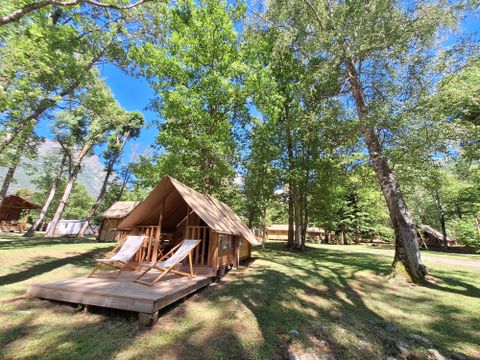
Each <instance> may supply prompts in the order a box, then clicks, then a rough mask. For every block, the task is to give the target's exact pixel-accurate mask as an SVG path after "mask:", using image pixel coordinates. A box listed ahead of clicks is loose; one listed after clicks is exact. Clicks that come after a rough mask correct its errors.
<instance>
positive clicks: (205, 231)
mask: <svg viewBox="0 0 480 360" xmlns="http://www.w3.org/2000/svg"><path fill="white" fill-rule="evenodd" d="M118 228H119V229H121V230H122V231H123V232H124V233H125V235H127V234H130V235H145V236H146V241H145V243H144V245H143V247H142V248H141V249H140V251H139V252H138V253H137V256H136V260H137V261H139V262H151V263H153V262H155V261H157V259H159V258H160V256H161V254H162V253H164V252H165V249H166V248H171V247H173V246H175V245H176V244H178V243H180V242H181V241H182V240H185V239H192V240H200V244H199V245H198V246H197V247H196V248H195V252H194V257H193V263H194V267H195V268H196V269H200V268H203V270H208V271H211V272H213V273H214V274H216V273H217V272H218V271H219V270H223V269H225V268H229V267H231V266H238V265H239V263H240V262H241V261H243V260H247V259H249V258H250V256H251V247H252V246H257V245H261V242H260V241H259V240H258V239H257V238H256V237H255V235H254V233H253V232H252V231H251V230H250V229H249V228H248V227H247V226H246V225H245V223H244V222H243V221H242V220H241V219H240V218H239V217H238V215H237V214H235V212H233V210H232V209H230V207H228V206H227V205H226V204H224V203H223V202H221V201H219V200H217V199H215V198H214V197H212V196H210V195H206V194H201V193H199V192H197V191H195V190H193V189H192V188H190V187H188V186H186V185H184V184H182V183H181V182H179V181H177V180H175V179H174V178H172V177H169V176H167V177H165V178H163V179H162V180H161V181H160V183H159V184H158V185H157V186H156V187H155V189H153V190H152V192H151V193H150V194H149V195H148V196H147V198H146V199H145V200H143V201H142V202H141V203H140V204H139V205H137V206H136V207H135V209H133V210H132V211H131V212H130V214H129V215H128V216H127V217H126V218H125V219H124V220H123V221H122V222H121V223H120V224H119V225H118Z"/></svg>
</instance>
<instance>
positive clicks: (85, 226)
mask: <svg viewBox="0 0 480 360" xmlns="http://www.w3.org/2000/svg"><path fill="white" fill-rule="evenodd" d="M113 163H114V162H110V163H109V164H108V167H107V171H106V173H105V178H104V179H103V184H102V188H101V189H100V193H99V194H98V196H97V200H95V203H94V204H93V206H92V208H91V209H90V212H89V213H88V216H87V217H86V219H85V222H84V223H83V225H82V228H81V229H80V231H79V232H78V234H77V237H83V235H84V234H85V231H87V229H88V226H89V225H90V221H91V220H92V218H93V217H94V216H95V215H96V214H97V210H98V207H99V206H100V204H101V203H102V200H103V197H104V196H105V193H106V192H107V186H108V180H109V179H110V175H111V174H112V171H113Z"/></svg>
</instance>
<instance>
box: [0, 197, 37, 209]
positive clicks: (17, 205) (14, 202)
mask: <svg viewBox="0 0 480 360" xmlns="http://www.w3.org/2000/svg"><path fill="white" fill-rule="evenodd" d="M1 208H2V209H39V208H40V205H37V204H35V203H33V202H31V201H28V200H27V199H25V198H24V197H21V196H19V195H8V196H5V197H4V198H3V201H2V205H1Z"/></svg>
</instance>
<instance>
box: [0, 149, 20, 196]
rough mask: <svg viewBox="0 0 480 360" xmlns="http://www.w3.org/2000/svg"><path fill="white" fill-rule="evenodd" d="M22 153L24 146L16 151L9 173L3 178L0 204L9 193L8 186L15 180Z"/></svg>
mask: <svg viewBox="0 0 480 360" xmlns="http://www.w3.org/2000/svg"><path fill="white" fill-rule="evenodd" d="M21 154H22V147H19V148H18V149H17V151H16V152H15V157H14V158H13V160H12V163H11V165H10V167H9V168H8V170H7V174H6V175H5V179H4V180H3V184H2V188H1V189H0V205H1V204H2V202H3V199H4V198H5V196H6V195H7V192H8V188H9V187H10V184H11V183H12V181H13V176H14V175H15V171H16V170H17V166H18V164H19V163H20V158H21Z"/></svg>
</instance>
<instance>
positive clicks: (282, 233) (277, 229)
mask: <svg viewBox="0 0 480 360" xmlns="http://www.w3.org/2000/svg"><path fill="white" fill-rule="evenodd" d="M267 236H268V240H277V241H287V240H288V224H272V225H270V226H269V227H267ZM307 236H308V237H309V238H310V239H312V240H314V239H315V240H322V239H323V237H324V236H325V230H323V229H321V228H319V227H308V228H307Z"/></svg>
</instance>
